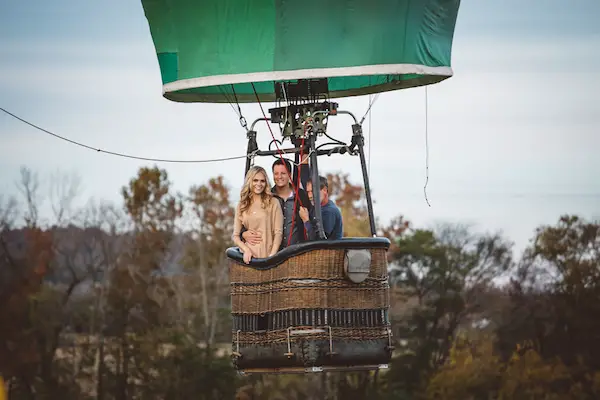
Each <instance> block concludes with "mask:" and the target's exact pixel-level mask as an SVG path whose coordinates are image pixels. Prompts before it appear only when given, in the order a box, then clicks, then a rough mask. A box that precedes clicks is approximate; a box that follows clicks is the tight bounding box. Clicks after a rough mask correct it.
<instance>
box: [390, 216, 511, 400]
mask: <svg viewBox="0 0 600 400" xmlns="http://www.w3.org/2000/svg"><path fill="white" fill-rule="evenodd" d="M396 244H397V247H396V251H395V252H394V253H393V254H392V255H391V257H390V267H391V272H390V282H391V284H392V285H393V286H394V287H395V288H396V290H398V291H401V292H402V293H403V295H404V302H405V304H406V306H405V309H404V310H403V313H404V315H403V316H401V317H400V318H396V316H394V315H392V318H393V332H394V336H395V338H396V345H397V346H399V347H397V350H396V352H397V354H398V357H397V358H396V359H395V360H394V361H393V363H392V370H391V371H390V372H389V374H387V375H388V376H387V377H388V379H389V386H388V387H389V389H390V391H392V393H395V394H396V395H401V393H404V394H405V395H410V396H414V395H415V394H416V393H421V392H422V391H423V390H424V388H425V387H426V385H427V381H428V379H429V377H430V376H431V374H432V373H434V372H435V371H436V370H437V368H439V367H440V366H441V365H443V364H444V363H445V361H446V359H447V357H448V355H449V352H450V348H451V346H452V342H453V339H454V336H455V334H456V333H457V332H458V330H459V329H460V328H461V324H463V323H465V322H466V321H467V317H468V316H471V315H474V314H475V313H476V312H479V311H481V310H480V306H479V301H480V297H481V293H482V292H484V291H485V288H486V287H487V285H489V284H490V282H491V281H492V279H494V278H496V277H498V276H500V275H501V274H502V273H504V272H505V271H506V270H507V269H508V268H509V267H510V265H511V262H512V261H511V254H510V244H509V243H508V242H506V240H505V239H503V238H502V237H500V236H499V235H479V234H473V233H471V232H470V231H469V230H468V229H467V228H465V227H462V226H451V225H444V226H441V227H440V228H438V229H437V230H436V231H429V230H421V229H416V230H411V231H410V232H409V233H404V234H403V235H401V236H400V237H399V238H398V239H397V240H396Z"/></svg>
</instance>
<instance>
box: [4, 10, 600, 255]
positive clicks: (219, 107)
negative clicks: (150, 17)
mask: <svg viewBox="0 0 600 400" xmlns="http://www.w3.org/2000/svg"><path fill="white" fill-rule="evenodd" d="M0 9H1V10H2V12H1V13H0V107H2V108H5V109H7V110H8V111H10V112H12V113H14V114H16V115H18V116H20V117H22V118H24V119H26V120H28V121H30V122H32V123H34V124H36V125H39V126H41V127H43V128H45V129H48V130H50V131H52V132H54V133H57V134H59V135H62V136H65V137H68V138H69V139H73V140H76V141H79V142H82V143H85V144H87V145H89V146H92V147H94V148H100V149H103V150H110V151H115V152H121V153H127V154H132V155H137V156H143V157H151V158H162V159H212V158H217V157H228V156H239V155H243V154H244V153H245V150H246V140H245V131H244V130H243V129H242V128H241V127H240V125H239V123H238V119H237V116H236V114H235V113H234V111H233V110H232V109H231V107H230V106H229V105H227V104H181V103H174V102H169V101H168V100H166V99H164V98H163V97H162V95H161V94H162V89H161V81H160V71H159V68H158V64H157V61H156V56H155V51H154V46H153V43H152V39H151V37H150V33H149V29H148V25H147V21H146V19H145V16H144V13H143V9H142V6H141V4H140V3H139V2H137V1H130V2H127V1H118V0H106V1H103V2H81V1H75V0H71V1H68V0H57V1H53V2H48V1H45V0H31V1H27V2H23V1H17V0H0ZM598 20H600V2H598V1H597V0H571V1H564V0H562V1H557V0H529V1H527V2H523V1H517V0H505V1H502V2H498V1H491V0H478V1H463V2H462V5H461V9H460V11H459V16H458V21H457V25H456V31H455V35H454V45H453V53H452V68H453V70H454V76H453V77H452V78H450V79H448V80H446V81H444V82H442V83H440V84H437V85H434V86H430V87H429V88H428V103H427V117H428V118H427V120H426V118H425V110H426V107H425V106H426V103H425V89H424V88H414V89H409V90H402V91H398V92H391V93H385V94H382V95H380V96H379V97H378V99H377V101H376V102H375V104H374V105H373V108H372V113H371V119H370V122H369V118H367V120H366V121H365V126H364V132H365V136H366V139H367V140H366V142H367V154H368V155H369V158H370V161H369V166H370V180H371V187H372V191H373V198H374V201H375V213H376V216H377V217H378V218H379V219H380V221H381V222H382V223H385V222H387V221H389V219H390V218H392V217H394V216H397V215H404V216H405V218H407V219H409V220H410V221H412V222H413V223H414V224H415V225H416V226H421V227H430V226H433V224H435V223H438V222H460V223H466V224H473V225H474V227H475V229H476V230H478V231H481V232H486V231H487V232H495V231H501V232H503V233H504V234H505V235H506V236H507V237H508V238H509V239H510V240H512V241H514V242H515V249H516V250H517V251H519V250H520V249H522V248H523V247H524V246H525V245H527V241H528V240H529V239H530V238H531V237H532V236H533V233H534V230H535V228H536V227H537V226H539V225H541V224H554V223H555V222H556V221H557V220H558V218H559V216H560V215H561V214H565V213H572V214H578V215H581V216H583V217H586V218H600V178H599V176H600V157H598V151H599V150H600V134H599V132H600V131H599V128H598V126H600V102H599V101H598V93H599V92H600V74H599V72H600V71H599V69H600V67H599V66H600V52H599V51H598V49H599V48H600V24H598V23H597V21H598ZM337 101H338V102H339V104H340V108H341V109H346V110H350V111H352V112H354V113H355V114H357V115H358V116H359V117H360V116H362V115H363V114H364V113H365V111H366V110H367V107H368V104H369V98H368V97H367V96H362V97H357V98H349V99H338V100H337ZM264 106H265V107H268V106H269V104H266V105H264ZM242 112H243V114H244V116H245V117H246V119H247V120H249V121H251V120H254V119H255V118H258V117H259V116H260V115H261V111H260V109H259V107H258V106H256V105H246V104H243V105H242ZM336 118H337V117H336ZM426 123H427V132H428V144H429V146H428V150H429V181H428V186H427V198H428V200H429V203H430V204H431V207H429V206H428V204H427V202H426V200H425V197H424V191H423V186H424V184H425V178H426V146H425V137H426V136H425V126H426ZM329 133H330V134H331V135H333V136H335V137H338V138H340V139H341V140H345V141H348V140H349V138H350V135H351V127H350V122H349V120H347V119H344V118H343V117H340V118H339V119H336V120H332V121H331V122H330V125H329ZM258 135H259V144H260V145H261V146H262V147H263V148H264V147H265V146H266V145H267V144H268V141H269V140H268V139H269V138H270V134H269V132H268V130H267V129H266V126H265V125H264V124H261V125H259V128H258ZM272 161H273V159H272V158H263V159H260V160H257V163H258V164H260V165H263V166H265V167H268V166H270V164H271V163H272ZM151 165H154V163H149V162H143V161H139V160H131V159H126V158H119V157H115V156H112V155H107V154H103V153H98V152H93V151H90V150H88V149H84V148H81V147H77V146H74V145H73V144H70V143H67V142H64V141H60V140H58V139H56V138H54V137H52V136H50V135H47V134H44V133H42V132H40V131H37V130H35V129H33V128H31V127H29V126H27V125H25V124H23V123H22V122H19V121H18V120H15V119H13V118H12V117H10V116H8V115H6V114H3V113H0V193H2V194H5V195H10V194H13V193H16V189H15V181H16V180H18V178H19V168H20V167H21V166H27V167H29V168H31V169H32V170H34V171H37V172H38V173H39V174H40V176H41V177H46V176H48V175H49V174H50V173H53V172H55V171H57V170H59V171H62V172H64V173H76V174H78V175H79V176H80V177H81V179H82V192H81V197H80V203H81V204H83V203H85V201H86V200H87V199H90V198H94V199H106V200H110V201H114V202H119V201H120V195H119V190H120V188H121V187H122V186H123V185H126V184H127V183H128V181H129V179H131V178H132V177H133V176H135V174H136V172H137V170H138V168H140V167H142V166H151ZM156 165H158V166H159V167H161V168H165V169H166V170H167V172H168V174H169V178H170V180H171V181H172V182H173V184H174V188H175V189H176V190H179V191H181V192H183V193H187V191H188V189H189V188H190V186H192V185H199V184H202V183H205V182H206V181H207V180H208V179H209V178H211V177H214V176H217V175H219V174H221V175H223V176H224V177H225V179H226V182H227V183H228V184H229V185H230V187H231V188H232V191H233V195H234V196H237V193H238V191H239V188H240V185H241V183H242V179H243V170H244V160H234V161H227V162H221V163H206V164H168V163H157V164H156ZM319 167H320V170H321V172H322V173H326V172H344V173H349V174H350V176H351V179H352V181H353V182H354V183H361V182H362V177H361V172H360V163H359V161H358V159H357V158H355V157H348V156H346V157H343V156H337V157H335V156H333V157H331V158H324V157H322V158H320V160H319ZM42 189H44V190H46V192H47V188H42ZM47 206H48V203H46V208H45V210H46V211H48V207H47Z"/></svg>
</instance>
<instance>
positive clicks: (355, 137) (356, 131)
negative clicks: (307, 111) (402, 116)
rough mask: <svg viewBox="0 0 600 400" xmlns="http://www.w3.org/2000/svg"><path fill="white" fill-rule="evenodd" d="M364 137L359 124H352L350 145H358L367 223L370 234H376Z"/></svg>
mask: <svg viewBox="0 0 600 400" xmlns="http://www.w3.org/2000/svg"><path fill="white" fill-rule="evenodd" d="M364 145H365V138H364V136H363V134H362V126H361V125H360V124H354V125H352V146H351V147H354V146H357V147H358V155H359V156H360V167H361V169H362V175H363V180H364V182H365V197H366V198H367V211H368V213H369V224H370V225H371V235H372V236H377V231H376V230H375V216H374V215H373V202H372V200H371V187H370V186H369V175H368V174H367V163H366V162H365V151H364V149H363V146H364Z"/></svg>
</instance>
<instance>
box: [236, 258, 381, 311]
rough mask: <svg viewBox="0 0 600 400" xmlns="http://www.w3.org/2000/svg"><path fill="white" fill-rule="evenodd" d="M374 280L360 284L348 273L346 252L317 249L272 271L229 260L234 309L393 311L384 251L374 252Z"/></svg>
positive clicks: (370, 274) (372, 262)
mask: <svg viewBox="0 0 600 400" xmlns="http://www.w3.org/2000/svg"><path fill="white" fill-rule="evenodd" d="M371 257H372V261H371V268H370V271H369V277H368V278H367V280H365V281H364V282H362V283H359V284H356V283H353V282H350V281H349V280H348V279H346V277H345V275H344V250H342V249H327V250H321V249H320V250H312V251H310V252H307V253H303V254H299V255H297V256H294V257H291V258H289V259H288V260H286V261H285V262H284V263H282V264H280V265H279V266H277V267H275V268H271V269H268V270H258V269H255V268H252V267H249V266H247V265H244V264H240V263H237V262H235V261H230V268H229V273H230V288H231V311H232V313H233V314H237V315H240V314H256V313H268V312H273V311H282V310H292V309H315V308H320V309H325V308H328V309H363V310H364V309H381V308H387V307H389V284H388V274H387V256H386V250H385V249H371Z"/></svg>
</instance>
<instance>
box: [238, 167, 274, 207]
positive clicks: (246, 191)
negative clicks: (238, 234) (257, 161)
mask: <svg viewBox="0 0 600 400" xmlns="http://www.w3.org/2000/svg"><path fill="white" fill-rule="evenodd" d="M259 173H262V174H263V175H264V177H265V190H263V192H262V193H261V195H260V197H261V201H262V207H263V208H266V207H267V206H268V205H269V204H271V198H272V197H273V196H272V195H271V182H269V176H268V175H267V171H265V169H264V168H263V167H259V166H258V165H255V166H253V167H252V168H250V169H249V170H248V173H247V174H246V179H245V180H244V185H243V186H242V190H241V192H240V214H241V213H243V212H244V211H246V210H247V209H248V208H250V204H252V181H253V180H254V177H255V176H256V175H258V174H259Z"/></svg>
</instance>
